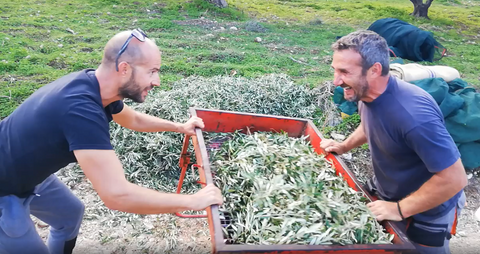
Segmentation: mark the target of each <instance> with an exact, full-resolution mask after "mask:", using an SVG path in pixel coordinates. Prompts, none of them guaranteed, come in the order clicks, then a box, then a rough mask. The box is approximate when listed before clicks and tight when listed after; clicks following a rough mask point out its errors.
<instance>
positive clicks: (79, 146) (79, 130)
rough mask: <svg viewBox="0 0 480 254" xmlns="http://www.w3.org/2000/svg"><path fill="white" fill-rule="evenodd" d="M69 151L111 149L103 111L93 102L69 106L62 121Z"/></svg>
mask: <svg viewBox="0 0 480 254" xmlns="http://www.w3.org/2000/svg"><path fill="white" fill-rule="evenodd" d="M62 130H63V132H64V134H65V137H66V139H67V141H68V144H69V148H70V151H73V150H84V149H100V150H112V149H113V147H112V145H111V143H110V132H109V124H108V121H107V118H106V116H105V112H104V111H103V109H102V108H101V107H99V106H98V105H95V104H88V103H84V104H82V105H77V106H76V107H74V108H71V109H70V110H69V111H68V112H67V113H66V115H65V117H64V119H63V122H62Z"/></svg>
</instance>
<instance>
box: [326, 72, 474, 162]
mask: <svg viewBox="0 0 480 254" xmlns="http://www.w3.org/2000/svg"><path fill="white" fill-rule="evenodd" d="M410 83H412V84H415V85H417V86H419V87H421V88H422V89H424V90H425V91H427V92H428V93H429V94H430V95H432V97H433V98H434V99H435V101H436V102H437V104H438V105H439V107H440V110H441V111H442V113H443V116H444V118H445V125H446V127H447V130H448V132H449V133H450V135H451V136H452V138H453V140H454V141H455V143H456V144H457V147H458V149H459V150H460V153H461V155H462V162H463V165H464V166H465V168H467V169H473V168H477V167H480V93H477V92H476V91H475V89H474V88H473V87H471V86H468V84H467V83H466V82H465V81H463V80H461V79H455V80H453V81H451V82H448V83H447V82H445V81H444V80H443V79H442V78H431V79H422V80H418V81H413V82H410ZM333 100H334V102H335V103H336V104H337V105H338V106H339V108H340V110H341V111H342V112H344V113H345V114H348V115H351V114H353V113H355V112H356V111H357V105H356V103H352V102H348V101H345V99H344V98H343V89H342V88H341V87H337V88H336V89H335V91H334V96H333Z"/></svg>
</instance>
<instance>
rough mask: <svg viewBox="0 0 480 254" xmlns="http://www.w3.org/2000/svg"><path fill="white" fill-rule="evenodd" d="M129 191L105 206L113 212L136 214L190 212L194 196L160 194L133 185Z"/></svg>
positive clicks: (130, 185)
mask: <svg viewBox="0 0 480 254" xmlns="http://www.w3.org/2000/svg"><path fill="white" fill-rule="evenodd" d="M127 186H128V187H127V188H128V189H127V190H126V191H125V192H123V193H122V194H121V195H118V196H116V197H115V198H114V200H111V201H110V202H108V203H107V202H106V203H105V204H106V205H107V206H108V207H109V208H110V209H113V210H118V211H122V212H127V213H136V214H159V213H175V212H181V211H185V210H190V209H191V207H192V202H193V201H192V196H190V195H182V194H173V193H160V192H157V191H154V190H151V189H147V188H144V187H141V186H138V185H135V184H132V183H128V185H127Z"/></svg>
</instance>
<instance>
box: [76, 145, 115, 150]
mask: <svg viewBox="0 0 480 254" xmlns="http://www.w3.org/2000/svg"><path fill="white" fill-rule="evenodd" d="M88 149H97V150H113V147H112V146H111V145H98V144H97V145H93V144H92V145H73V146H70V151H74V150H88Z"/></svg>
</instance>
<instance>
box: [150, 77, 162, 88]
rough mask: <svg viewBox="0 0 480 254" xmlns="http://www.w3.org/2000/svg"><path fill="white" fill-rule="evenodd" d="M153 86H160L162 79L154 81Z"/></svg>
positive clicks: (158, 78)
mask: <svg viewBox="0 0 480 254" xmlns="http://www.w3.org/2000/svg"><path fill="white" fill-rule="evenodd" d="M152 86H160V77H159V76H158V77H157V78H155V79H154V80H153V81H152Z"/></svg>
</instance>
